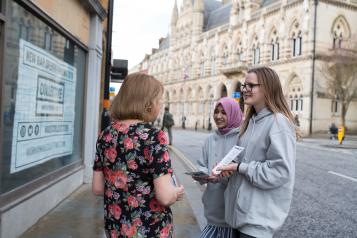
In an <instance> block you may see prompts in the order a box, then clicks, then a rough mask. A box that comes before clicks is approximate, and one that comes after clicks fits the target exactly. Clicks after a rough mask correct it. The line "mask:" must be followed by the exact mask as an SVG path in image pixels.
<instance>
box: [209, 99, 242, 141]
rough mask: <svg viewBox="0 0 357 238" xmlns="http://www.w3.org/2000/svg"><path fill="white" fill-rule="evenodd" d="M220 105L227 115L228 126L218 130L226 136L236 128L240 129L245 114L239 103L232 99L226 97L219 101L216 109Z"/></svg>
mask: <svg viewBox="0 0 357 238" xmlns="http://www.w3.org/2000/svg"><path fill="white" fill-rule="evenodd" d="M218 105H222V107H223V109H224V111H225V112H226V115H227V126H226V127H225V128H221V129H218V131H219V132H220V133H221V134H222V135H225V134H227V133H228V132H229V131H231V130H232V129H234V128H237V127H240V125H241V123H242V119H243V113H242V111H241V110H240V107H239V103H238V102H237V101H235V100H234V99H232V98H228V97H224V98H221V99H219V100H218V102H217V103H216V107H215V109H216V108H217V107H218Z"/></svg>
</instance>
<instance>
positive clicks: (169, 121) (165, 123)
mask: <svg viewBox="0 0 357 238" xmlns="http://www.w3.org/2000/svg"><path fill="white" fill-rule="evenodd" d="M174 125H175V121H174V117H173V116H172V114H171V113H170V111H169V108H168V107H165V112H164V117H163V119H162V127H161V130H164V129H165V128H166V130H167V133H168V134H169V145H172V127H173V126H174Z"/></svg>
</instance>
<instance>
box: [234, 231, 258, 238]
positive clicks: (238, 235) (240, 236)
mask: <svg viewBox="0 0 357 238" xmlns="http://www.w3.org/2000/svg"><path fill="white" fill-rule="evenodd" d="M233 237H236V238H255V237H254V236H250V235H247V234H244V233H242V232H240V231H239V230H236V229H235V230H234V236H233Z"/></svg>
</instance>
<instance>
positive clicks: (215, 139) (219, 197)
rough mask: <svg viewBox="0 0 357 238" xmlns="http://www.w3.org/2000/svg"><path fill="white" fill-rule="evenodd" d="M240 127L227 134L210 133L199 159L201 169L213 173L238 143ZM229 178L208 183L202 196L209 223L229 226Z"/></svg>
mask: <svg viewBox="0 0 357 238" xmlns="http://www.w3.org/2000/svg"><path fill="white" fill-rule="evenodd" d="M238 135H239V128H235V129H232V130H231V131H229V132H228V133H227V134H225V135H221V134H220V133H219V132H218V131H216V132H214V133H213V134H212V135H210V136H209V137H208V138H207V139H206V141H205V143H204V146H203V148H202V158H201V159H200V160H198V161H197V164H198V165H199V170H202V171H204V172H206V173H207V172H208V174H211V173H212V169H213V167H214V166H215V165H216V163H218V162H219V161H221V159H222V158H223V157H224V156H225V155H226V154H227V153H228V152H229V150H230V149H231V148H232V147H233V146H234V145H236V144H237V140H238ZM226 187H227V179H222V180H220V181H219V182H217V183H208V184H207V187H206V190H205V191H204V193H203V196H202V202H203V206H204V214H205V217H206V219H207V223H208V224H209V225H214V226H220V227H229V225H228V224H227V223H226V222H225V218H224V191H225V189H226Z"/></svg>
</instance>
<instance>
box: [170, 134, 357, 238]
mask: <svg viewBox="0 0 357 238" xmlns="http://www.w3.org/2000/svg"><path fill="white" fill-rule="evenodd" d="M208 135H209V134H208V133H204V132H195V131H189V130H175V131H174V147H175V148H177V149H178V150H180V151H181V152H182V153H183V154H184V155H185V156H186V157H187V158H188V159H189V160H190V161H191V162H192V163H193V164H194V163H195V161H196V160H197V159H198V158H199V157H200V156H201V146H202V144H203V141H204V140H205V138H206V137H207V136H208ZM356 143H357V142H356ZM186 163H187V162H186ZM197 194H201V192H200V191H199V189H197ZM275 237H277V238H283V237H284V238H285V237H289V238H293V237H296V238H297V237H299V238H301V237H304V238H305V237H313V238H320V237H321V238H328V237H331V238H332V237H333V238H337V237H341V238H349V237H351V238H356V237H357V150H355V149H340V148H335V146H334V144H333V142H331V141H329V140H323V139H303V140H302V141H301V142H298V146H297V160H296V182H295V188H294V196H293V201H292V205H291V210H290V213H289V216H288V218H287V220H286V222H285V224H284V226H283V227H282V229H281V230H280V231H279V232H278V233H277V234H276V236H275Z"/></svg>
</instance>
